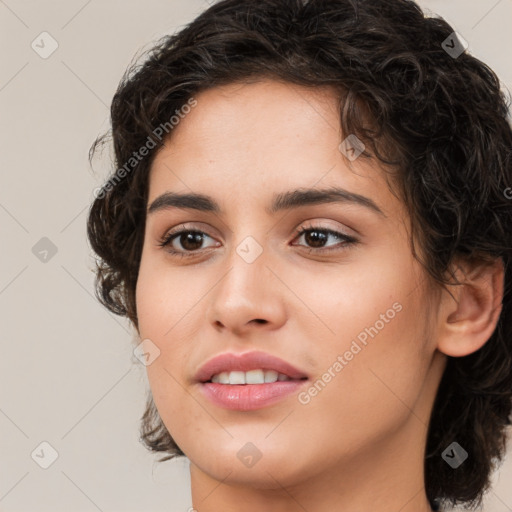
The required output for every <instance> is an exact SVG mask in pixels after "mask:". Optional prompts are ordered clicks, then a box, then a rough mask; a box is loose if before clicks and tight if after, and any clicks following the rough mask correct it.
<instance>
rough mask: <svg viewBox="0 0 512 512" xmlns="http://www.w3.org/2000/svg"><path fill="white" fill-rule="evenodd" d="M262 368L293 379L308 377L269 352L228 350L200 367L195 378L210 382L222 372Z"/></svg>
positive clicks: (199, 380)
mask: <svg viewBox="0 0 512 512" xmlns="http://www.w3.org/2000/svg"><path fill="white" fill-rule="evenodd" d="M260 368H261V369H263V370H274V371H276V372H278V373H282V374H284V375H287V376H288V377H290V378H291V379H303V378H307V375H306V374H305V373H304V372H302V371H300V370H298V369H297V368H295V367H294V366H292V365H291V364H290V363H287V362H286V361H283V359H280V358H278V357H276V356H273V355H271V354H267V353H266V352H259V351H253V352H245V353H243V354H236V353H233V352H227V353H224V354H220V355H218V356H215V357H212V358H211V359H209V360H208V361H207V362H206V363H205V364H203V365H202V366H201V367H200V368H199V370H198V371H197V373H196V374H195V379H196V380H197V381H198V382H208V381H209V380H210V379H211V378H212V377H213V375H216V374H218V373H221V372H232V371H243V372H248V371H249V370H257V369H260Z"/></svg>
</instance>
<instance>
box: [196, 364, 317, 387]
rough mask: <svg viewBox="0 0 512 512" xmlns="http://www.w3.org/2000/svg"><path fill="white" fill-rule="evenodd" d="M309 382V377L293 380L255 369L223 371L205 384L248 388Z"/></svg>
mask: <svg viewBox="0 0 512 512" xmlns="http://www.w3.org/2000/svg"><path fill="white" fill-rule="evenodd" d="M301 380H308V378H307V377H301V378H293V377H290V376H289V375H286V374H284V373H280V372H278V371H276V370H272V369H259V368H258V369H254V370H249V371H246V372H244V371H236V370H235V371H229V372H228V371H223V372H220V373H216V374H214V375H212V377H211V378H210V379H208V380H204V381H202V383H203V384H206V383H215V384H225V385H231V386H247V385H254V384H272V383H274V382H285V381H301Z"/></svg>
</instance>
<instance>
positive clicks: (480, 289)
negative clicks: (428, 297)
mask: <svg viewBox="0 0 512 512" xmlns="http://www.w3.org/2000/svg"><path fill="white" fill-rule="evenodd" d="M456 275H457V277H458V279H459V281H460V282H461V283H462V284H460V285H450V286H448V287H447V288H448V289H447V290H443V292H442V295H443V297H442V302H441V305H440V310H439V316H438V322H439V324H438V340H437V348H438V350H439V351H441V352H443V353H444V354H446V355H448V356H452V357H462V356H466V355H468V354H471V353H473V352H476V351H477V350H478V349H480V348H481V347H482V346H483V345H485V343H486V342H487V341H488V340H489V338H490V337H491V336H492V333H493V332H494V330H495V329H496V325H497V323H498V319H499V316H500V313H501V310H502V307H503V304H502V301H503V287H504V284H503V283H504V276H505V270H504V265H503V261H502V260H501V259H497V260H495V261H494V262H493V263H480V264H478V265H475V264H469V263H462V264H460V263H459V266H458V269H457V272H456ZM450 292H451V294H452V295H453V297H452V296H450Z"/></svg>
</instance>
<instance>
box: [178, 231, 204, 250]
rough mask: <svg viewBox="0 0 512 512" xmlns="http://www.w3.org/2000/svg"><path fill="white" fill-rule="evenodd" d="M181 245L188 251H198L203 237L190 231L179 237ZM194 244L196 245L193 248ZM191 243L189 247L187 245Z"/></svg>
mask: <svg viewBox="0 0 512 512" xmlns="http://www.w3.org/2000/svg"><path fill="white" fill-rule="evenodd" d="M180 238H181V240H180V242H181V245H182V246H183V247H184V248H185V249H187V250H190V251H193V250H195V249H199V248H200V247H201V243H202V241H203V236H202V235H201V233H198V232H196V231H192V232H189V233H184V234H182V235H181V237H180ZM194 242H195V243H196V246H194ZM189 243H191V246H190V245H189Z"/></svg>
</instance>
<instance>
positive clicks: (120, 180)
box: [87, 0, 512, 507]
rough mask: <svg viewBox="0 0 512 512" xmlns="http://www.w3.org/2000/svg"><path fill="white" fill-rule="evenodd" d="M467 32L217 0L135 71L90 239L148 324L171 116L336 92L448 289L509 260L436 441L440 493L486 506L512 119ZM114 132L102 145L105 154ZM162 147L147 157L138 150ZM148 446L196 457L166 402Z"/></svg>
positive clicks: (499, 385)
mask: <svg viewBox="0 0 512 512" xmlns="http://www.w3.org/2000/svg"><path fill="white" fill-rule="evenodd" d="M453 32H454V29H453V28H452V27H451V26H450V25H449V24H448V23H447V22H446V21H445V20H443V19H442V18H439V17H432V16H426V15H425V14H424V13H423V12H422V10H421V9H420V8H419V7H418V5H416V4H415V3H414V2H413V1H411V0H314V1H308V0H258V1H257V2H255V1H253V0H223V1H220V2H218V3H216V4H214V5H212V6H211V7H210V8H209V9H207V10H206V11H205V12H203V13H202V14H200V15H199V16H198V17H197V18H196V19H195V20H193V21H192V22H191V23H190V24H188V25H187V26H185V27H184V28H182V29H181V30H180V31H179V32H177V33H176V34H174V35H168V36H165V37H163V38H162V39H160V40H159V41H157V42H156V43H155V44H154V45H153V46H152V47H151V49H150V50H148V51H146V52H144V58H143V59H141V61H142V62H140V63H138V64H137V63H132V64H131V66H130V68H129V69H128V70H127V71H126V72H125V74H124V76H123V77H122V79H121V82H120V85H119V87H118V89H117V91H116V93H115V96H114V98H113V101H112V106H111V120H112V133H111V137H112V141H113V147H114V151H115V163H116V167H117V171H116V172H115V173H113V174H112V176H111V177H110V179H109V181H107V183H106V184H105V185H104V186H103V187H102V188H101V190H100V191H99V193H98V194H96V197H95V199H94V201H93V203H92V205H91V208H90V211H89V217H88V226H87V228H88V229H87V233H88V237H89V240H90V243H91V246H92V248H93V250H94V251H95V252H96V253H97V255H98V256H99V259H98V263H97V267H96V294H97V296H98V299H99V300H100V301H101V302H102V304H103V305H104V306H106V307H107V308H108V309H109V310H110V311H112V312H114V313H116V314H118V315H123V316H126V317H128V318H129V319H130V321H131V322H132V323H133V325H134V326H135V327H136V328H137V330H138V321H137V311H136V303H135V289H136V282H137V275H138V269H139V264H140V258H141V252H142V245H143V239H144V229H145V215H146V207H147V194H148V174H149V170H150V167H151V163H152V161H153V158H154V156H155V154H156V153H157V151H158V150H159V149H161V148H162V147H163V145H164V142H165V140H167V138H168V137H171V136H172V131H171V124H172V123H170V122H169V120H170V119H171V118H172V116H174V115H181V114H180V112H182V109H183V106H184V105H186V104H187V102H189V103H190V100H191V98H193V96H194V95H196V94H198V93H199V92H201V91H204V90H206V89H210V88H213V87H216V86H219V85H224V84H229V83H235V82H239V83H248V82H250V81H257V80H260V79H263V78H271V79H274V80H280V81H284V82H288V83H293V84H298V85H301V86H304V87H319V86H330V87H332V88H334V90H336V91H337V92H338V94H339V100H340V126H341V128H342V133H345V134H356V135H357V137H358V138H359V139H361V140H362V141H364V143H365V145H366V148H367V153H366V155H367V157H370V158H372V157H373V156H374V157H375V158H377V159H378V160H379V161H381V162H382V163H383V164H385V166H386V167H387V168H390V169H394V170H395V173H396V175H395V178H396V183H398V185H399V189H400V190H399V193H400V195H401V196H400V197H401V199H402V200H403V202H404V204H405V205H406V207H407V209H408V211H409V213H410V217H411V222H412V226H413V230H412V233H411V248H412V253H413V255H414V256H415V257H416V258H417V259H418V261H420V263H421V264H422V265H423V267H424V268H425V270H426V272H427V274H426V275H427V276H429V279H431V280H432V282H434V283H436V285H439V286H440V287H445V286H446V285H447V284H450V283H451V284H458V282H457V281H456V280H455V277H454V273H453V272H452V271H451V269H452V264H453V262H454V261H455V258H460V257H462V258H465V259H467V260H468V261H472V262H482V263H488V262H492V261H495V260H496V259H501V260H502V261H503V264H504V268H505V291H504V298H503V309H502V312H501V316H500V318H499V321H498V325H497V327H496V329H495V331H494V333H493V334H492V336H491V337H490V339H489V340H488V342H487V343H486V344H485V345H484V346H483V347H482V348H481V349H479V350H478V351H476V352H474V353H472V354H470V355H468V356H465V357H448V361H447V367H446V369H445V372H444V374H443V377H442V379H441V382H440V385H439V389H438V392H437V395H436V399H435V403H434V407H433V411H432V415H431V420H430V424H429V430H428V437H427V446H426V453H425V489H426V494H427V497H428V499H429V500H430V501H431V503H439V504H441V503H445V504H450V505H457V504H465V505H466V507H471V506H478V505H480V504H481V503H482V498H483V495H484V492H485V491H486V490H488V488H489V487H490V476H491V474H492V472H493V471H494V470H495V469H496V468H497V466H498V463H499V462H500V461H501V459H502V458H503V457H504V453H505V450H506V441H507V433H506V430H507V429H506V427H507V425H510V424H511V418H510V414H511V408H512V340H511V335H512V324H511V319H512V301H511V284H512V274H511V272H512V270H511V267H510V259H511V254H512V229H511V228H512V208H511V206H512V205H511V202H510V198H511V196H510V195H509V194H507V193H506V191H507V190H509V191H510V190H512V189H510V188H509V187H510V186H512V159H511V154H512V129H511V126H510V121H509V119H508V108H509V99H508V98H507V97H506V96H505V94H504V93H503V91H501V90H500V83H499V80H498V78H497V76H496V74H495V73H494V72H493V71H492V70H491V69H490V68H489V67H488V66H487V65H485V64H484V63H482V62H481V61H480V60H478V59H477V58H475V57H474V56H472V55H470V54H469V53H468V52H467V51H463V52H462V53H460V55H454V54H453V53H450V52H448V51H447V47H446V41H449V43H450V44H449V45H448V46H449V47H450V48H453V47H455V44H456V42H457V41H458V39H457V40H456V39H454V37H455V36H454V35H453ZM457 44H458V43H457ZM461 51H462V50H461ZM457 53H459V52H457ZM162 127H163V129H162ZM164 130H165V134H164V133H163V132H164ZM109 136H110V133H107V134H104V135H103V136H101V137H99V138H98V139H97V140H96V141H95V142H94V144H93V146H92V147H91V151H90V158H91V159H92V157H93V155H94V154H95V151H96V150H97V149H98V147H99V146H100V145H102V144H103V143H105V142H106V141H108V140H109ZM150 143H151V146H152V147H151V149H150V150H149V152H148V154H147V156H146V157H145V158H135V156H136V155H138V153H137V151H139V153H140V154H143V153H145V152H143V151H142V149H141V148H144V147H146V148H149V147H150ZM127 166H128V167H129V168H127ZM415 241H416V243H417V244H419V245H418V247H420V248H421V250H420V251H419V252H421V253H422V255H418V253H417V251H415ZM141 440H142V441H143V442H144V443H145V445H146V446H147V447H148V448H149V449H151V450H153V451H156V452H167V456H166V457H164V458H163V459H160V460H161V461H163V460H168V459H170V458H173V457H177V456H181V455H184V453H183V452H182V451H181V449H180V448H179V447H178V446H177V444H176V443H175V442H174V440H173V439H172V437H171V436H170V434H169V432H168V431H167V429H166V427H165V426H164V425H163V422H162V420H161V418H160V416H159V414H158V411H157V410H156V407H155V404H154V402H153V400H152V398H151V396H149V397H148V402H147V407H146V411H145V413H144V415H143V416H142V423H141ZM453 441H457V442H458V443H459V444H460V445H461V446H462V447H464V448H465V449H466V451H468V452H469V457H468V459H467V460H466V461H465V462H464V463H463V464H462V465H461V466H459V467H458V468H457V469H456V470H454V469H452V468H451V467H450V466H449V465H448V464H447V463H446V462H445V461H444V460H443V458H442V457H441V454H442V452H443V450H444V449H445V448H446V447H448V446H449V445H450V444H451V443H452V442H453Z"/></svg>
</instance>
